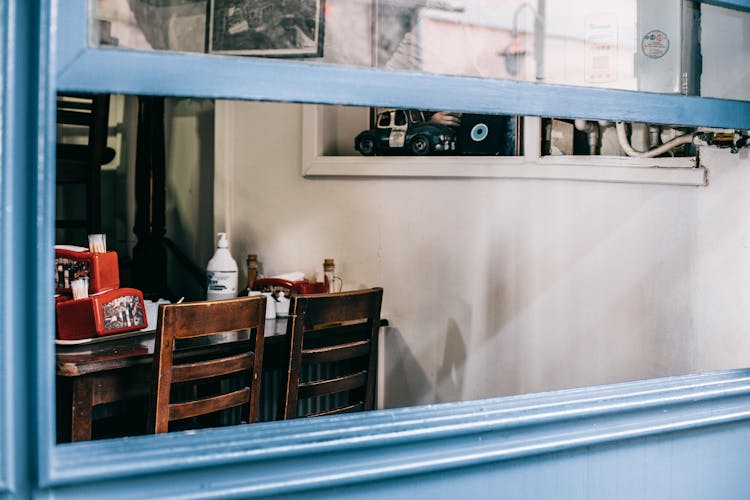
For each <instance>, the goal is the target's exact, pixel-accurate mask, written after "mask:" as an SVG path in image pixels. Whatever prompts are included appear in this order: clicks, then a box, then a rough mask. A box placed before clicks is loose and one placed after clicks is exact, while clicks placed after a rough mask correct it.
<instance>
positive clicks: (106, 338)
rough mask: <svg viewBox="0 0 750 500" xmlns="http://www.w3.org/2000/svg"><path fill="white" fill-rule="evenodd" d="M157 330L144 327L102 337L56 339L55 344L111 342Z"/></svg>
mask: <svg viewBox="0 0 750 500" xmlns="http://www.w3.org/2000/svg"><path fill="white" fill-rule="evenodd" d="M154 332H155V330H149V329H148V328H144V329H143V330H136V331H134V332H125V333H115V334H114V335H103V336H101V337H92V338H90V339H78V340H61V339H55V345H58V346H76V345H89V344H97V343H99V342H109V341H111V340H117V339H124V338H128V337H137V336H139V335H149V334H150V335H153V334H154Z"/></svg>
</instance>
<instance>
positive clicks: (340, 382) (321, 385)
mask: <svg viewBox="0 0 750 500" xmlns="http://www.w3.org/2000/svg"><path fill="white" fill-rule="evenodd" d="M365 383H367V372H365V371H361V372H357V373H352V374H350V375H343V376H341V377H336V378H332V379H327V380H315V381H313V382H304V383H302V384H300V385H299V397H300V398H311V397H313V396H323V395H325V394H336V393H338V392H343V391H351V390H352V389H356V388H357V387H364V385H365Z"/></svg>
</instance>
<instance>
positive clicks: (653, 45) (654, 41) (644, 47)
mask: <svg viewBox="0 0 750 500" xmlns="http://www.w3.org/2000/svg"><path fill="white" fill-rule="evenodd" d="M641 51H643V55H645V56H646V57H649V58H651V59H659V58H660V57H664V54H666V53H667V52H668V51H669V37H667V34H666V33H664V32H663V31H661V30H651V31H649V32H648V33H646V34H645V35H643V39H642V40H641Z"/></svg>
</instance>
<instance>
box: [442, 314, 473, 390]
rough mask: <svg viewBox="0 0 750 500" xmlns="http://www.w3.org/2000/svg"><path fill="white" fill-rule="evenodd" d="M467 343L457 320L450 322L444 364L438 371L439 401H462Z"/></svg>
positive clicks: (450, 320) (446, 336)
mask: <svg viewBox="0 0 750 500" xmlns="http://www.w3.org/2000/svg"><path fill="white" fill-rule="evenodd" d="M466 351H467V349H466V343H465V342H464V338H463V335H462V333H461V329H460V328H459V326H458V322H457V321H456V320H455V319H452V318H451V319H449V320H448V328H447V330H446V334H445V347H444V349H443V363H442V365H440V367H439V368H438V371H437V401H438V402H451V401H462V400H463V397H464V391H463V388H464V381H465V380H466V373H465V372H464V370H465V367H466V356H467V352H466Z"/></svg>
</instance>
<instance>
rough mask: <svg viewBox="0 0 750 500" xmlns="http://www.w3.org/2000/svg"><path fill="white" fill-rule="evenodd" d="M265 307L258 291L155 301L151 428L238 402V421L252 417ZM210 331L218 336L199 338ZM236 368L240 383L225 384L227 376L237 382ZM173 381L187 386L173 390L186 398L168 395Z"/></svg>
mask: <svg viewBox="0 0 750 500" xmlns="http://www.w3.org/2000/svg"><path fill="white" fill-rule="evenodd" d="M265 312H266V297H265V296H263V295H260V296H253V297H240V298H236V299H228V300H218V301H207V302H192V303H185V304H173V305H162V306H160V307H159V315H158V320H157V327H156V339H155V345H154V363H153V375H152V391H151V393H152V394H151V395H152V398H151V412H150V418H149V427H150V431H151V432H156V433H161V432H167V431H168V429H169V423H170V422H171V421H175V420H184V419H188V418H191V417H196V416H199V415H206V414H210V413H216V412H218V411H220V410H225V409H228V408H235V407H242V413H243V414H242V420H243V421H245V422H248V423H252V422H255V421H256V420H257V415H258V403H259V391H260V376H261V370H262V365H263V333H264V332H263V327H264V323H265ZM226 332H237V333H236V334H229V333H226ZM216 334H224V335H222V336H221V341H219V339H218V338H217V337H214V338H213V339H212V338H204V339H200V338H199V337H208V336H210V335H216ZM227 337H229V338H227ZM176 344H177V346H176ZM175 347H177V348H175ZM238 374H239V375H242V374H245V375H246V376H247V377H246V378H245V379H243V380H241V381H240V382H241V383H240V384H239V385H240V386H241V387H240V388H232V387H230V384H229V382H232V383H234V384H235V385H237V378H238V377H237V375H238ZM222 377H225V379H224V380H222ZM227 377H232V379H231V380H227V379H226V378H227ZM240 378H241V377H240ZM176 384H181V386H182V387H185V386H187V387H188V388H189V389H192V390H184V389H183V390H180V391H177V392H179V393H180V395H181V396H182V398H183V399H186V400H184V401H180V402H171V401H170V395H172V396H173V391H174V389H175V388H176ZM209 390H212V391H213V392H209ZM207 392H209V393H208V394H206V393H207ZM185 393H187V396H185ZM172 399H175V398H174V397H172Z"/></svg>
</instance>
